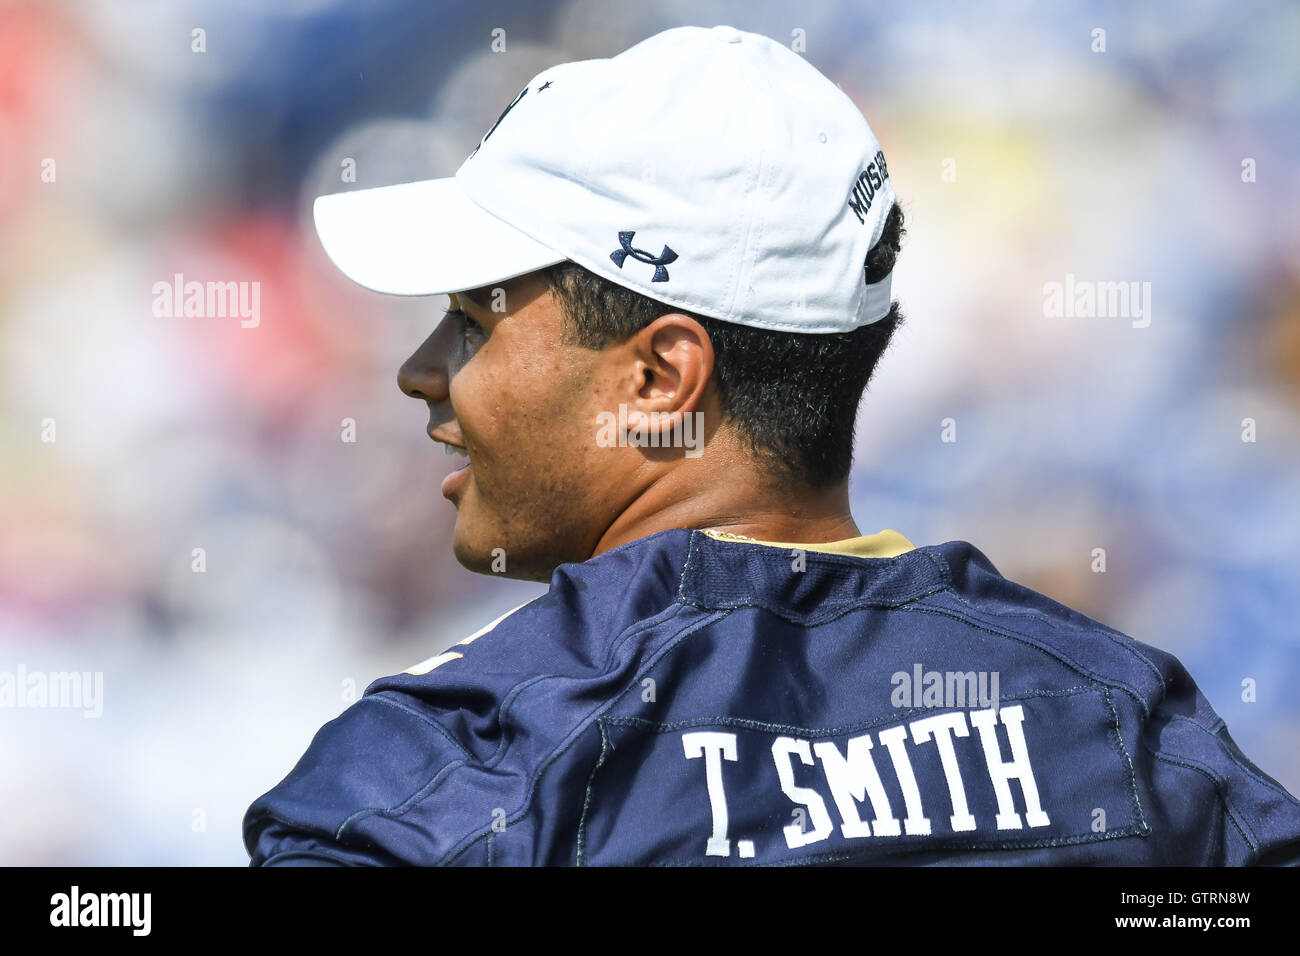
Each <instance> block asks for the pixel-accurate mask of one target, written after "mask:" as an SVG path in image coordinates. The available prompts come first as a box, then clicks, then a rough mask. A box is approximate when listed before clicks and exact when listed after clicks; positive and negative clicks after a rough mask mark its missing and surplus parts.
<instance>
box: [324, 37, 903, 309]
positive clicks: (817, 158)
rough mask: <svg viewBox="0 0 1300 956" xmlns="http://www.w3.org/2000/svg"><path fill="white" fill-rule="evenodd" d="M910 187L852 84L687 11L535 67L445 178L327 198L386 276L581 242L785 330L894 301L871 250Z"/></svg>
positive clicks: (396, 288) (401, 283)
mask: <svg viewBox="0 0 1300 956" xmlns="http://www.w3.org/2000/svg"><path fill="white" fill-rule="evenodd" d="M893 203H894V190H893V186H892V185H891V183H890V180H889V170H888V168H887V167H886V165H885V158H884V153H883V152H882V151H881V148H880V144H879V143H878V142H877V141H876V137H875V135H874V134H873V133H872V132H871V128H870V127H869V126H868V125H867V121H866V119H865V118H864V117H863V116H862V113H861V112H860V111H859V110H858V108H857V107H856V106H855V105H854V104H853V101H852V100H850V99H849V97H848V96H847V95H845V93H844V92H843V91H842V90H840V89H839V88H838V87H836V85H835V84H834V83H832V82H830V81H829V80H828V79H826V77H825V76H823V75H822V74H821V73H819V72H818V71H817V69H816V68H815V67H813V66H812V65H811V64H809V63H808V62H807V61H806V60H804V59H803V58H802V57H801V56H799V55H798V54H797V53H795V52H793V51H792V50H790V49H788V48H786V47H785V46H783V45H782V44H780V43H777V42H776V41H775V40H772V39H769V38H768V37H765V36H762V35H760V34H757V33H747V32H744V31H741V30H737V29H735V28H733V27H728V26H716V27H713V28H712V29H708V28H705V27H693V26H691V27H675V28H673V29H670V30H665V31H663V32H662V33H658V34H655V35H654V36H652V37H649V38H648V39H646V40H643V41H641V42H640V43H638V44H636V45H635V46H633V47H631V48H629V49H628V50H626V51H624V52H623V53H620V54H619V55H618V56H615V57H611V58H608V59H596V60H580V61H577V62H573V63H562V64H560V65H558V66H554V67H551V68H550V69H547V70H543V71H542V72H541V73H539V74H538V75H537V76H535V77H534V78H533V79H532V80H531V81H529V83H528V85H527V86H526V87H524V88H523V89H522V90H521V91H520V92H519V94H518V95H517V96H516V97H515V98H514V100H513V101H512V102H511V103H510V105H509V106H507V107H506V108H505V111H504V112H502V114H501V116H500V117H499V118H498V119H497V121H496V122H495V123H494V124H493V125H492V128H491V129H489V130H488V132H487V133H486V134H485V135H484V137H483V139H482V140H481V141H480V142H479V145H478V146H477V147H476V148H475V150H474V151H473V152H472V153H471V154H470V156H469V158H468V159H466V160H465V162H464V163H462V164H461V166H460V168H459V169H458V170H456V174H455V175H454V176H452V177H449V178H445V179H427V180H422V181H420V182H413V183H403V184H400V185H395V186H382V187H378V188H372V189H361V190H355V191H352V192H346V193H337V194H334V195H329V196H321V197H319V198H318V199H317V200H316V203H315V210H314V211H315V220H316V231H317V232H318V234H319V235H320V239H321V244H322V245H323V246H324V248H325V251H326V253H327V254H328V255H329V257H330V259H332V260H333V261H334V263H335V264H336V265H337V266H338V267H339V269H341V270H342V271H343V273H344V274H345V275H347V276H348V277H349V278H351V279H352V280H353V281H355V282H357V283H359V284H360V285H362V286H365V287H366V288H369V289H373V290H375V291H377V292H386V293H391V294H396V295H437V294H441V293H449V292H460V291H463V290H467V289H477V288H482V287H484V286H490V285H492V284H493V283H497V282H504V281H505V280H507V279H510V278H513V277H515V276H518V275H522V274H524V273H527V272H532V271H534V270H537V269H542V268H544V267H546V266H550V265H554V264H555V263H557V262H562V261H564V260H566V259H571V260H573V261H574V262H577V263H578V264H579V265H581V266H583V267H585V268H587V269H589V270H591V271H592V272H595V273H597V274H599V275H601V276H603V277H605V278H607V279H609V280H611V281H613V282H616V283H618V284H620V285H623V286H626V287H627V288H630V289H634V290H635V291H637V292H640V293H642V294H644V295H647V296H650V297H651V298H654V299H656V300H659V301H661V302H665V303H669V304H672V305H675V306H678V307H680V308H682V309H685V310H687V311H691V312H695V313H697V314H700V315H707V316H711V317H713V318H717V319H722V320H724V321H728V322H736V323H741V324H744V325H752V326H757V327H760V328H765V329H775V330H778V331H785V332H822V333H825V332H845V331H848V330H850V329H854V328H857V327H859V326H861V325H865V324H867V323H870V322H875V321H878V320H880V319H882V318H884V317H885V316H886V315H888V314H889V309H890V289H889V278H888V277H886V278H885V279H883V280H881V281H880V282H876V283H874V284H868V283H867V282H866V275H865V272H864V263H865V260H866V257H867V253H868V252H869V251H870V250H871V248H872V247H873V246H874V245H875V244H876V242H877V241H879V239H880V235H881V232H882V231H883V230H884V224H885V218H886V216H888V214H889V210H890V207H891V206H892V205H893Z"/></svg>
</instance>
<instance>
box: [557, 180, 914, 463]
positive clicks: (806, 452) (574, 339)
mask: <svg viewBox="0 0 1300 956" xmlns="http://www.w3.org/2000/svg"><path fill="white" fill-rule="evenodd" d="M903 233H904V229H903V211H902V210H901V209H900V208H899V206H898V203H894V205H893V207H892V208H891V209H890V210H889V215H888V216H887V217H886V219H885V228H884V231H883V233H882V234H881V237H880V240H879V241H878V242H877V243H876V245H875V246H874V247H873V248H872V249H871V251H870V252H869V253H868V254H867V258H866V262H865V264H864V267H863V271H864V274H865V280H866V282H868V283H873V282H878V281H880V280H881V279H883V278H884V277H885V276H887V275H888V274H889V273H890V272H891V271H892V270H893V268H894V261H895V260H896V259H897V257H898V253H899V249H900V248H901V245H902V239H903ZM542 272H543V275H544V277H545V279H546V281H547V283H548V284H549V285H550V287H551V291H552V292H553V294H554V295H555V296H556V298H557V300H558V301H559V302H560V306H561V312H562V314H563V320H564V335H565V338H566V340H567V341H569V342H570V343H571V344H575V345H579V346H582V347H584V348H589V349H600V348H604V347H605V346H607V345H610V344H612V343H618V342H625V341H627V339H629V338H631V337H632V336H633V335H635V334H636V333H637V332H639V331H640V330H641V329H643V328H645V327H646V326H647V325H649V324H650V323H651V322H653V321H654V320H655V319H657V318H658V317H659V316H661V315H664V314H666V313H668V312H677V313H680V314H682V315H687V316H690V317H691V318H693V319H695V320H697V321H698V322H699V323H700V325H702V326H703V327H704V329H705V331H706V332H707V333H708V335H709V339H710V340H711V341H712V343H713V352H714V367H713V378H714V382H715V384H716V386H717V389H718V397H719V402H720V404H721V407H722V414H723V417H724V419H726V420H727V421H729V422H730V423H732V424H733V425H734V426H735V427H736V429H737V431H738V432H739V433H740V434H741V436H742V437H743V438H744V439H745V441H746V443H747V444H748V446H749V448H750V451H751V452H752V453H753V454H754V455H755V457H756V458H758V459H759V460H760V461H761V462H762V463H764V464H765V465H766V466H767V467H768V468H769V469H771V471H772V472H773V475H772V477H773V479H774V483H775V484H778V485H781V484H788V485H804V486H809V487H812V488H815V489H824V488H826V487H829V486H831V485H834V484H837V483H839V482H842V481H844V480H846V479H847V478H848V476H849V469H850V468H851V467H852V465H853V431H854V425H855V422H856V419H857V413H858V405H859V403H860V402H861V400H862V393H863V391H864V390H865V389H866V387H867V382H868V381H870V379H871V375H872V373H873V372H874V371H875V369H876V364H877V363H878V362H879V361H880V357H881V356H882V355H883V354H884V353H885V349H886V348H887V347H888V346H889V343H890V340H891V339H892V338H893V335H894V332H895V330H896V329H897V328H898V327H899V326H900V325H901V324H902V322H903V314H902V312H901V311H900V309H899V305H898V302H897V301H894V302H892V303H891V305H890V310H889V314H888V315H887V316H886V317H885V318H883V319H881V320H880V321H878V322H873V323H871V324H870V325H864V326H862V327H860V328H857V329H854V330H853V331H851V332H835V333H829V334H817V333H808V332H777V331H771V330H768V329H759V328H753V327H751V326H747V325H738V324H736V323H732V322H724V321H722V320H720V319H714V318H711V317H709V316H701V315H696V314H695V313H692V312H688V311H686V310H685V309H680V308H678V307H677V306H674V305H668V304H665V303H663V302H658V301H656V300H654V299H652V298H649V297H647V296H644V295H642V294H640V293H639V292H636V291H634V290H632V289H629V288H626V287H625V286H621V285H619V284H618V283H616V282H611V281H609V280H608V279H605V278H603V277H601V276H598V275H596V274H595V273H593V272H591V271H589V270H587V269H585V268H583V267H582V266H580V265H578V264H577V263H576V262H573V261H569V260H566V261H565V262H561V263H559V264H557V265H554V266H551V267H549V268H547V269H544V270H542Z"/></svg>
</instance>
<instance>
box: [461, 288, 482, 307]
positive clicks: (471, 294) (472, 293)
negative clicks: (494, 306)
mask: <svg viewBox="0 0 1300 956" xmlns="http://www.w3.org/2000/svg"><path fill="white" fill-rule="evenodd" d="M456 296H457V298H461V299H467V300H468V301H470V302H472V303H473V304H474V305H476V306H478V307H479V308H480V309H484V310H486V309H487V302H486V301H485V300H484V297H483V296H482V295H481V294H480V293H479V292H478V291H477V290H475V289H465V290H464V291H461V292H457V293H456Z"/></svg>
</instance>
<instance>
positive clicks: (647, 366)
mask: <svg viewBox="0 0 1300 956" xmlns="http://www.w3.org/2000/svg"><path fill="white" fill-rule="evenodd" d="M625 344H626V346H627V348H628V353H629V354H628V358H629V359H631V367H632V372H633V378H632V379H631V380H629V381H628V382H627V383H626V392H627V397H626V399H625V400H626V403H627V408H628V412H627V415H628V424H629V425H632V426H634V427H638V428H640V429H642V430H643V431H644V432H645V433H646V434H647V435H649V434H655V433H667V432H671V430H672V428H673V427H674V424H676V426H677V427H680V426H681V420H682V417H683V416H685V415H689V414H693V413H695V412H700V411H702V410H703V408H704V404H705V393H706V392H707V390H708V386H709V380H710V379H711V378H712V376H713V343H712V342H711V341H710V340H709V334H708V332H706V331H705V330H704V326H702V325H700V323H699V322H697V321H695V320H694V319H692V318H691V317H690V316H686V315H681V314H679V313H676V312H670V313H668V314H666V315H661V316H660V317H659V318H657V319H655V320H654V321H653V322H651V323H650V324H649V325H647V326H646V327H645V328H644V329H642V330H641V331H640V332H638V333H636V335H634V336H632V338H631V339H629V340H628V342H627V343H625Z"/></svg>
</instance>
